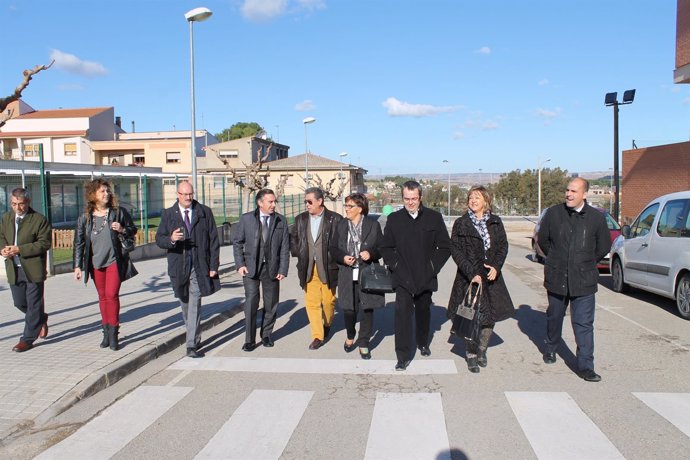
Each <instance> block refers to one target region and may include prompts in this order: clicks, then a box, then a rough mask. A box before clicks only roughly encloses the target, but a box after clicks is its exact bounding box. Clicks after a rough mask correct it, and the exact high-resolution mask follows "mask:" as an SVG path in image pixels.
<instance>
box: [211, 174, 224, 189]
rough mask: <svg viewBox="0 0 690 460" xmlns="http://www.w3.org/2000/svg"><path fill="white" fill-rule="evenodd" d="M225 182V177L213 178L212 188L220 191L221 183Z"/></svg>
mask: <svg viewBox="0 0 690 460" xmlns="http://www.w3.org/2000/svg"><path fill="white" fill-rule="evenodd" d="M224 182H225V176H213V188H214V189H218V190H222V189H223V183H224Z"/></svg>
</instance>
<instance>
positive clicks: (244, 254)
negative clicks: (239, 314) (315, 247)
mask: <svg viewBox="0 0 690 460" xmlns="http://www.w3.org/2000/svg"><path fill="white" fill-rule="evenodd" d="M275 209H276V195H275V193H273V190H270V189H267V188H265V189H262V190H259V192H258V193H257V194H256V209H255V210H254V211H251V212H247V213H244V214H242V217H240V221H239V223H238V224H237V229H236V230H235V234H234V236H233V239H232V249H233V255H234V256H235V266H236V267H237V273H239V274H240V275H241V276H242V277H243V278H242V283H243V284H244V296H245V298H246V300H245V302H244V321H245V327H246V332H245V341H244V345H242V350H244V351H252V350H254V347H255V342H256V312H257V310H258V309H259V287H261V291H262V292H261V294H262V296H263V299H264V314H263V316H262V318H261V342H262V343H263V346H264V347H272V346H273V339H272V338H271V334H272V333H273V326H274V325H275V322H276V313H277V311H278V299H279V296H280V281H281V280H283V279H284V278H285V277H286V276H287V274H288V267H289V264H290V233H289V231H288V223H287V219H285V216H283V215H281V214H278V213H277V212H275Z"/></svg>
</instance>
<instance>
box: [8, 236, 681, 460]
mask: <svg viewBox="0 0 690 460" xmlns="http://www.w3.org/2000/svg"><path fill="white" fill-rule="evenodd" d="M525 246H526V245H525V244H522V245H511V250H510V254H509V257H508V261H507V263H506V265H505V267H504V270H503V273H504V276H505V277H506V281H507V284H508V287H509V290H510V292H511V295H512V297H513V301H514V303H515V305H516V307H517V315H516V317H515V318H514V319H512V320H507V321H504V322H502V323H499V324H498V325H497V326H496V331H495V332H496V334H495V336H494V337H493V339H492V341H491V344H490V348H489V352H488V359H489V365H488V367H487V368H486V369H482V370H481V372H480V373H479V374H470V373H469V372H468V371H467V368H466V365H465V361H464V353H465V350H464V345H463V344H462V343H460V341H458V340H456V339H454V338H451V337H449V323H448V322H447V321H446V317H445V307H444V306H445V304H446V302H447V299H448V297H449V294H450V287H451V285H452V281H453V277H454V272H455V265H454V264H453V262H452V261H449V263H448V264H447V265H446V266H445V267H444V270H443V272H442V274H441V277H440V281H441V282H440V289H439V292H437V293H436V294H435V296H434V299H435V302H436V303H437V304H438V306H434V307H433V309H432V325H433V329H434V335H433V340H432V343H431V350H432V356H431V357H429V358H422V357H421V356H420V355H419V354H418V355H417V356H416V357H415V360H414V361H413V363H412V365H411V366H410V367H409V368H408V371H407V372H395V371H394V370H393V366H394V364H395V353H394V349H393V304H392V301H393V297H392V296H390V297H389V298H388V299H387V301H388V304H387V306H386V307H385V308H384V309H383V310H381V311H377V312H376V316H375V330H376V335H375V337H374V339H373V341H372V355H373V359H372V360H371V361H369V362H365V361H363V360H361V359H360V358H359V357H358V356H357V352H356V351H355V352H353V353H350V354H346V353H345V352H344V351H343V347H342V343H343V341H344V339H345V331H344V329H343V323H342V315H340V314H338V315H337V316H336V321H335V327H334V329H333V331H334V332H333V334H332V336H331V339H330V340H329V341H328V342H327V343H326V345H325V346H324V347H322V348H321V349H320V350H317V351H310V350H308V349H307V346H308V344H309V342H310V340H311V339H310V337H309V329H308V324H307V319H306V314H305V313H304V309H303V298H302V294H301V291H300V290H299V287H297V286H295V285H296V280H295V279H294V277H293V278H292V279H290V278H289V281H290V282H289V283H285V284H284V285H283V290H282V292H281V298H282V299H283V301H282V303H281V306H280V310H279V313H280V317H279V320H278V324H277V326H276V331H275V334H274V339H275V340H276V345H275V347H274V348H263V347H260V348H258V349H257V350H255V351H254V352H252V353H244V352H242V351H241V350H240V347H241V345H242V343H243V340H244V329H243V325H244V318H243V315H238V317H236V318H233V319H231V320H229V321H226V322H225V323H223V324H221V325H219V326H217V327H216V328H215V329H214V330H212V331H210V332H209V333H206V335H205V336H204V339H205V340H207V341H208V343H209V344H208V346H207V357H206V358H204V359H201V360H191V359H189V358H183V359H179V357H180V356H182V351H180V352H179V353H177V352H172V353H170V354H169V355H166V356H164V357H163V358H161V359H159V360H156V361H155V362H152V363H150V364H148V365H147V366H145V367H144V368H143V369H141V370H139V371H137V372H136V373H135V374H133V375H131V376H129V377H128V378H126V379H123V380H122V381H121V382H118V383H117V384H116V385H114V386H113V387H111V388H109V389H107V390H106V391H103V392H102V393H99V394H97V395H96V396H94V397H92V398H89V399H88V400H85V401H83V402H81V403H79V404H77V405H76V406H74V407H73V408H72V409H70V410H69V411H67V412H65V413H63V414H61V415H60V416H58V417H56V419H55V420H53V421H51V422H50V423H49V424H48V425H47V426H46V427H44V429H43V430H41V431H38V432H36V433H34V434H33V435H31V436H27V437H26V439H24V440H21V442H18V443H17V444H16V445H14V446H12V449H11V450H10V451H8V452H7V454H8V455H9V457H10V458H32V457H33V456H34V455H36V454H38V453H40V452H43V456H42V457H40V458H68V457H69V458H114V459H135V458H151V459H157V458H161V459H162V458H174V459H191V458H243V459H246V458H261V459H265V458H282V459H312V458H333V459H341V458H342V459H358V458H372V459H378V458H411V459H418V458H429V459H442V458H453V459H464V458H469V459H505V458H511V459H533V458H541V459H547V458H553V459H564V458H573V459H584V458H627V459H652V458H664V459H684V458H687V457H688V452H690V366H689V365H688V363H689V362H690V360H689V359H688V353H689V352H690V323H689V322H688V321H685V320H683V319H681V318H680V317H678V315H677V314H676V313H675V306H674V303H673V301H671V300H668V299H664V298H661V297H656V296H653V295H650V294H646V293H641V292H633V293H632V294H631V295H621V294H616V293H614V292H612V291H611V290H610V289H609V288H610V277H609V276H608V275H607V274H604V275H602V277H601V280H600V290H599V294H598V295H597V312H596V321H595V366H596V370H597V372H598V373H600V374H601V375H602V378H603V380H602V382H600V383H588V382H585V381H583V380H581V379H579V378H578V377H577V376H576V375H575V373H574V363H575V358H574V351H575V343H574V340H573V335H572V328H571V327H570V323H569V318H566V322H565V325H564V334H563V336H564V340H565V344H564V346H562V347H561V350H560V352H559V359H558V361H557V363H556V364H553V365H546V364H544V363H543V362H542V356H541V351H540V349H541V343H542V342H543V338H544V330H545V324H546V320H545V314H544V311H545V309H546V297H545V293H544V290H543V288H542V286H541V284H542V266H541V265H538V264H536V263H533V262H532V261H531V260H530V258H529V251H528V249H526V247H525ZM60 441H62V442H60ZM50 446H52V448H50V449H48V450H46V449H47V448H48V447H50Z"/></svg>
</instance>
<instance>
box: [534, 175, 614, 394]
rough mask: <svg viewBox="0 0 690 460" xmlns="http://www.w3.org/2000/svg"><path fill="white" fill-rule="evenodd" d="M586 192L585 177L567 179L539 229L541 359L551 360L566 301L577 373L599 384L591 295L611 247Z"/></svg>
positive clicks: (592, 298) (557, 343)
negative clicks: (543, 303) (544, 301)
mask: <svg viewBox="0 0 690 460" xmlns="http://www.w3.org/2000/svg"><path fill="white" fill-rule="evenodd" d="M588 191H589V182H587V181H586V180H585V179H582V178H580V177H578V178H575V179H573V180H571V181H570V183H568V187H567V188H566V190H565V203H563V204H557V205H555V206H552V207H550V208H549V209H548V210H547V211H546V214H545V215H544V217H543V218H542V221H541V225H540V227H539V247H541V249H542V251H543V252H544V254H545V255H546V261H545V262H544V287H545V288H546V292H547V296H548V300H549V307H548V309H547V310H546V340H545V345H546V347H545V348H546V349H545V352H544V362H545V363H546V364H553V363H555V362H556V351H557V349H558V346H559V345H560V342H561V332H562V330H563V318H564V316H565V310H566V308H567V307H568V305H570V319H571V323H572V325H573V332H574V333H575V342H576V343H577V352H576V354H577V366H578V375H579V376H580V377H581V378H583V379H584V380H586V381H588V382H599V381H600V380H601V376H599V375H598V374H597V373H596V372H595V371H594V306H595V299H594V294H595V293H596V292H597V287H598V281H599V270H597V262H599V261H600V260H601V259H602V258H603V257H604V256H605V255H606V254H608V252H609V251H610V250H611V236H610V234H609V229H608V226H607V225H606V218H605V217H604V215H603V214H602V213H601V212H599V211H597V210H596V209H594V208H593V207H591V206H590V205H589V204H587V192H588Z"/></svg>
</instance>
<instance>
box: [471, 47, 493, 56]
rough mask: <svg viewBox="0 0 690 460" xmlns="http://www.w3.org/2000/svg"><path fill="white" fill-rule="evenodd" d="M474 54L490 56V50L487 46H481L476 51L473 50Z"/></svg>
mask: <svg viewBox="0 0 690 460" xmlns="http://www.w3.org/2000/svg"><path fill="white" fill-rule="evenodd" d="M474 52H475V53H477V54H486V55H489V54H491V48H489V47H488V46H482V47H481V48H479V49H478V50H474Z"/></svg>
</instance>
